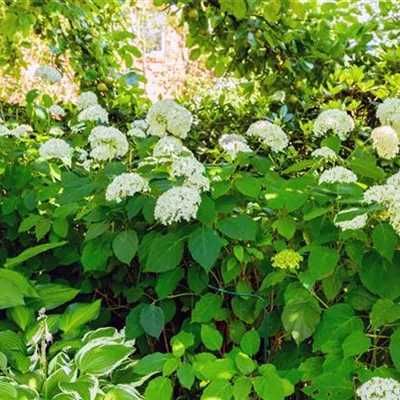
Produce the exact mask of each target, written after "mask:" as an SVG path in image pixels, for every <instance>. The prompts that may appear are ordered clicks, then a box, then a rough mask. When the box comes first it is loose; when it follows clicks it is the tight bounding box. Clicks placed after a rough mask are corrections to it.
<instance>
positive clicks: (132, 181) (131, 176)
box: [106, 173, 150, 203]
mask: <svg viewBox="0 0 400 400" xmlns="http://www.w3.org/2000/svg"><path fill="white" fill-rule="evenodd" d="M149 190H150V187H149V184H148V183H147V181H146V180H145V179H143V178H142V177H141V176H140V175H139V174H136V173H126V174H121V175H118V176H117V177H115V178H114V180H113V181H112V182H111V183H110V184H109V185H108V187H107V190H106V200H107V201H116V202H117V203H120V202H121V201H122V200H124V199H125V198H126V197H131V196H133V195H134V194H135V193H139V192H140V193H143V192H148V191H149Z"/></svg>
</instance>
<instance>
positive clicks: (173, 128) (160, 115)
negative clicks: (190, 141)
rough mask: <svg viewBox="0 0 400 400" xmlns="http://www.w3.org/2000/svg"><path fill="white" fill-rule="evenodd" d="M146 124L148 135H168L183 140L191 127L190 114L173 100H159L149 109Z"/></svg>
mask: <svg viewBox="0 0 400 400" xmlns="http://www.w3.org/2000/svg"><path fill="white" fill-rule="evenodd" d="M146 122H147V124H148V126H149V128H148V134H149V135H154V136H165V135H167V134H168V133H170V134H172V135H174V136H177V137H180V138H182V139H185V138H186V136H187V134H188V132H189V131H190V127H191V125H192V114H191V113H190V112H189V111H188V110H186V108H184V107H182V106H180V105H179V104H177V103H176V102H175V101H173V100H160V101H159V102H157V103H155V104H153V105H152V106H151V107H150V109H149V111H148V113H147V117H146Z"/></svg>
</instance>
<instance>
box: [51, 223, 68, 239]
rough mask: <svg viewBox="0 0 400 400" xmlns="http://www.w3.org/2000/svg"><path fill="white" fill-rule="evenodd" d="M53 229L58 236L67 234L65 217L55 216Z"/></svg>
mask: <svg viewBox="0 0 400 400" xmlns="http://www.w3.org/2000/svg"><path fill="white" fill-rule="evenodd" d="M52 227H53V231H54V232H55V233H56V234H57V235H58V236H60V237H62V238H65V237H67V236H68V230H69V225H68V221H67V220H66V219H65V218H56V219H55V220H54V221H53V225H52Z"/></svg>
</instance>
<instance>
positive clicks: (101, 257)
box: [81, 238, 110, 272]
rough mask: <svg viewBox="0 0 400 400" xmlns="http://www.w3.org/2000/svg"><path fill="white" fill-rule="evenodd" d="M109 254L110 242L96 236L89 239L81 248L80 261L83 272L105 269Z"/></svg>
mask: <svg viewBox="0 0 400 400" xmlns="http://www.w3.org/2000/svg"><path fill="white" fill-rule="evenodd" d="M109 256H110V242H109V241H107V240H103V239H102V238H97V239H93V240H90V241H89V242H87V243H86V244H85V247H84V248H83V252H82V257H81V261H82V264H83V267H84V270H85V272H87V271H105V270H106V268H107V260H108V257H109Z"/></svg>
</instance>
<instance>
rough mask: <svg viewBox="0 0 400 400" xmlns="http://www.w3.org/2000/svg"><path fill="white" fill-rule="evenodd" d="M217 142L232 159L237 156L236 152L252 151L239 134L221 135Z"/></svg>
mask: <svg viewBox="0 0 400 400" xmlns="http://www.w3.org/2000/svg"><path fill="white" fill-rule="evenodd" d="M218 143H219V145H220V146H221V147H222V148H223V150H224V151H226V152H227V153H228V154H229V155H230V156H231V158H232V160H234V159H235V158H236V157H237V155H238V153H241V152H243V153H250V152H251V151H252V150H251V148H250V147H249V145H248V144H247V141H246V139H245V138H244V137H243V136H241V135H236V134H231V135H228V134H225V135H222V136H221V137H220V138H219V141H218Z"/></svg>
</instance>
